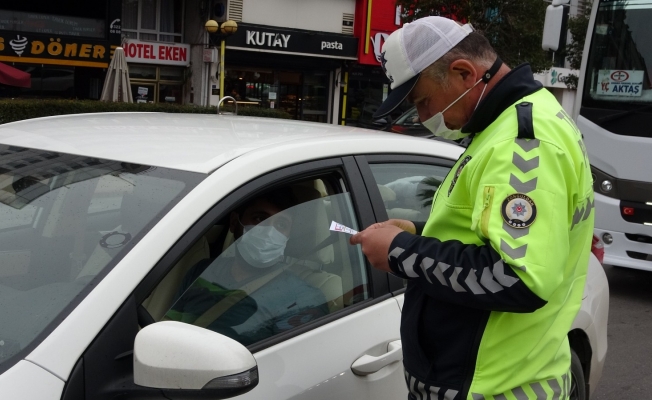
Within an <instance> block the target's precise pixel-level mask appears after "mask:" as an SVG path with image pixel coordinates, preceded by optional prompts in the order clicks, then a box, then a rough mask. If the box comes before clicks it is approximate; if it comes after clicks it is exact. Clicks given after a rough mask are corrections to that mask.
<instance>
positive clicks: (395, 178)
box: [369, 163, 450, 222]
mask: <svg viewBox="0 0 652 400" xmlns="http://www.w3.org/2000/svg"><path fill="white" fill-rule="evenodd" d="M369 167H370V168H371V172H372V174H373V177H374V179H375V180H376V184H377V185H378V190H379V191H380V195H381V197H382V199H383V204H384V206H385V209H386V210H387V216H388V217H389V218H400V219H407V220H410V221H415V222H425V221H426V220H427V219H428V215H429V214H430V206H431V204H432V199H433V196H434V194H435V192H436V191H437V188H438V187H439V185H440V184H441V182H442V181H443V180H444V178H445V177H446V174H448V171H449V170H450V168H449V167H444V166H436V165H428V164H408V163H387V164H370V165H369Z"/></svg>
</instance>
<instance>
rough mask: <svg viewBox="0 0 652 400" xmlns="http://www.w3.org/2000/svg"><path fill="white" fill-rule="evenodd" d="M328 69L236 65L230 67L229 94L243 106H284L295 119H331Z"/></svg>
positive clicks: (227, 84) (226, 78)
mask: <svg viewBox="0 0 652 400" xmlns="http://www.w3.org/2000/svg"><path fill="white" fill-rule="evenodd" d="M329 80H330V73H329V72H328V71H315V72H301V71H270V70H262V69H251V68H238V67H234V68H233V69H229V70H227V71H226V77H225V82H224V85H225V92H224V93H225V95H227V96H232V97H234V98H235V99H236V100H237V101H238V104H239V105H241V106H257V107H263V108H275V109H281V110H284V111H285V112H287V113H288V114H290V115H291V116H292V118H293V119H299V120H304V121H315V122H328V96H329V85H328V83H329Z"/></svg>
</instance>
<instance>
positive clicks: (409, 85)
mask: <svg viewBox="0 0 652 400" xmlns="http://www.w3.org/2000/svg"><path fill="white" fill-rule="evenodd" d="M420 75H421V74H420V73H419V74H417V75H415V76H414V77H412V78H410V80H409V81H407V82H405V83H403V84H402V85H401V86H399V87H397V88H396V89H394V90H392V92H391V93H390V94H389V96H387V98H386V99H385V101H384V102H383V104H381V105H380V107H378V109H377V110H376V112H375V113H374V119H378V118H382V117H384V116H386V115H387V114H389V113H391V112H392V111H394V110H396V108H397V107H398V106H400V105H401V103H403V101H404V100H405V98H406V97H408V95H409V94H410V92H411V91H412V89H414V87H415V86H416V84H417V81H418V80H419V76H420Z"/></svg>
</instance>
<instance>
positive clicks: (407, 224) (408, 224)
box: [380, 218, 417, 235]
mask: <svg viewBox="0 0 652 400" xmlns="http://www.w3.org/2000/svg"><path fill="white" fill-rule="evenodd" d="M380 224H383V225H394V226H396V227H398V228H401V229H402V230H404V231H405V232H408V233H411V234H413V235H416V234H417V227H416V226H414V222H412V221H408V220H407V219H395V218H392V219H390V220H387V221H385V222H381V223H380Z"/></svg>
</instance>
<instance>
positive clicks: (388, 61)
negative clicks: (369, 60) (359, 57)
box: [374, 17, 474, 118]
mask: <svg viewBox="0 0 652 400" xmlns="http://www.w3.org/2000/svg"><path fill="white" fill-rule="evenodd" d="M473 30H474V29H473V26H471V24H466V25H459V24H458V23H457V22H455V21H453V20H451V19H448V18H444V17H425V18H421V19H418V20H416V21H414V22H411V23H408V24H405V25H403V27H402V28H400V29H398V30H396V31H394V32H393V33H392V34H391V35H389V37H388V38H387V40H385V44H384V45H383V48H382V52H381V63H382V67H383V70H384V71H385V75H387V78H389V81H390V82H391V88H392V89H393V91H392V93H390V95H389V96H388V97H387V99H386V100H385V102H384V103H383V104H382V105H381V106H380V107H379V108H378V110H377V111H376V112H375V113H374V117H375V118H380V117H383V116H385V115H387V114H389V113H390V112H392V111H394V109H395V108H396V107H398V106H399V105H400V104H401V103H402V102H403V100H405V98H406V97H407V95H408V94H410V91H412V89H413V88H414V85H416V82H417V79H418V77H419V74H420V73H421V72H422V71H423V70H424V69H426V68H427V67H428V66H430V64H432V63H434V62H435V61H437V60H439V59H440V58H441V57H442V56H443V55H444V54H446V53H448V52H449V51H450V50H451V49H452V48H453V47H455V46H456V45H457V44H458V43H459V42H461V41H462V39H464V38H465V37H467V36H468V35H469V33H471V32H473Z"/></svg>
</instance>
